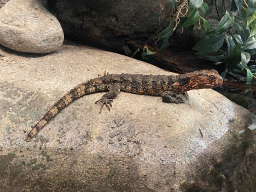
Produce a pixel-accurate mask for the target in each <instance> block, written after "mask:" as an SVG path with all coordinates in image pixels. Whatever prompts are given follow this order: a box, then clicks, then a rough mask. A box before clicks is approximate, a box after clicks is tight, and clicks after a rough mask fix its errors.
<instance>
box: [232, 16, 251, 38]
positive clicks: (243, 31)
mask: <svg viewBox="0 0 256 192" xmlns="http://www.w3.org/2000/svg"><path fill="white" fill-rule="evenodd" d="M234 26H235V29H236V31H237V32H238V34H239V35H240V36H241V39H242V41H243V42H246V41H247V39H248V38H249V36H250V29H248V28H247V26H246V24H245V21H244V23H242V22H241V23H239V21H236V22H235V23H234Z"/></svg>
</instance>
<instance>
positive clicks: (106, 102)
mask: <svg viewBox="0 0 256 192" xmlns="http://www.w3.org/2000/svg"><path fill="white" fill-rule="evenodd" d="M112 102H113V99H107V98H106V97H102V98H101V99H99V100H98V101H96V102H95V104H97V103H100V105H101V107H100V112H99V113H101V111H102V109H103V107H104V105H106V107H107V109H108V110H109V111H110V107H112V104H111V103H112Z"/></svg>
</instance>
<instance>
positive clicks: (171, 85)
mask: <svg viewBox="0 0 256 192" xmlns="http://www.w3.org/2000/svg"><path fill="white" fill-rule="evenodd" d="M222 83H223V79H222V78H221V76H220V75H219V74H218V72H217V71H216V70H201V71H195V72H192V73H186V74H182V75H177V76H174V75H170V76H168V75H141V74H107V75H104V76H103V77H98V78H95V79H91V80H89V81H87V82H85V83H82V84H79V85H78V86H76V87H75V88H73V89H72V90H70V91H69V92H68V93H67V94H66V95H64V96H63V97H62V98H61V99H60V100H59V101H58V102H57V103H55V104H54V105H53V106H52V107H51V108H50V109H49V110H48V112H47V113H46V114H45V115H44V116H43V117H42V118H41V119H40V120H39V121H38V122H37V123H36V125H34V126H33V127H32V130H31V131H30V132H29V134H28V136H27V139H26V141H27V142H28V141H30V140H31V138H33V137H34V136H35V135H36V134H37V133H38V132H39V131H40V130H41V129H42V128H43V127H44V126H45V125H46V124H47V123H48V122H49V121H50V120H51V119H52V118H53V117H54V116H56V115H57V114H58V113H59V112H60V111H61V110H62V109H64V108H65V107H66V106H67V105H69V104H70V103H72V102H73V101H74V100H76V99H78V98H80V97H82V96H84V95H88V94H92V93H97V92H106V91H109V92H107V93H106V94H105V95H103V96H102V98H101V99H100V100H98V101H96V103H100V104H101V109H100V113H101V111H102V108H103V106H104V105H105V106H106V107H107V109H108V110H110V107H112V105H111V103H112V101H113V99H114V98H116V96H117V95H118V93H119V92H120V91H123V92H128V93H134V94H140V95H153V96H160V95H162V94H163V93H164V92H166V91H172V92H174V93H175V94H185V93H186V92H187V91H189V90H192V89H205V88H215V87H218V86H220V85H221V84H222Z"/></svg>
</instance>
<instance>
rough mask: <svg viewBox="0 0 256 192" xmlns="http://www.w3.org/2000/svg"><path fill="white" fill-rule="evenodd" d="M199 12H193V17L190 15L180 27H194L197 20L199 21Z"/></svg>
mask: <svg viewBox="0 0 256 192" xmlns="http://www.w3.org/2000/svg"><path fill="white" fill-rule="evenodd" d="M199 16H200V15H199V11H198V10H197V11H195V12H194V14H193V15H190V16H189V17H188V18H187V19H186V20H185V22H184V23H183V25H182V27H184V28H185V27H189V26H191V25H194V24H195V23H196V22H197V21H198V19H199Z"/></svg>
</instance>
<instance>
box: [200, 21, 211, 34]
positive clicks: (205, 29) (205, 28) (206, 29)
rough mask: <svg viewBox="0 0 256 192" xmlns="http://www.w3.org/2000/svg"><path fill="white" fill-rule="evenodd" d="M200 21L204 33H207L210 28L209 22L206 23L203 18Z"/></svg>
mask: <svg viewBox="0 0 256 192" xmlns="http://www.w3.org/2000/svg"><path fill="white" fill-rule="evenodd" d="M202 19H203V26H204V31H205V33H208V32H209V30H210V28H211V25H210V23H209V21H207V20H206V19H204V18H202Z"/></svg>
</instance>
